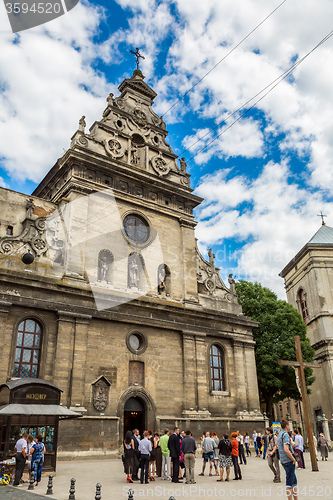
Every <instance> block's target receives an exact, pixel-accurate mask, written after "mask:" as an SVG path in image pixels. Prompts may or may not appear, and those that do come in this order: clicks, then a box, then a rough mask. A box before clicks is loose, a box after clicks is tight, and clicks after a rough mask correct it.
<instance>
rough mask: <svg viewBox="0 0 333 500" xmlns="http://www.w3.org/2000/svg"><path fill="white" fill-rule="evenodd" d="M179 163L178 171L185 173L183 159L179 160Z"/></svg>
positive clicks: (185, 165)
mask: <svg viewBox="0 0 333 500" xmlns="http://www.w3.org/2000/svg"><path fill="white" fill-rule="evenodd" d="M179 163H180V170H181V172H184V173H185V172H186V167H187V163H186V161H185V158H181V159H180V160H179Z"/></svg>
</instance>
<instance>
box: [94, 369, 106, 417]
mask: <svg viewBox="0 0 333 500" xmlns="http://www.w3.org/2000/svg"><path fill="white" fill-rule="evenodd" d="M109 387H110V383H109V382H108V381H107V379H106V378H105V377H103V376H102V377H100V378H99V379H98V380H97V381H96V382H95V383H94V384H93V406H94V408H95V410H97V411H99V412H102V411H104V410H105V409H106V407H107V405H108V402H109Z"/></svg>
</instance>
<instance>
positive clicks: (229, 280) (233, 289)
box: [228, 274, 236, 294]
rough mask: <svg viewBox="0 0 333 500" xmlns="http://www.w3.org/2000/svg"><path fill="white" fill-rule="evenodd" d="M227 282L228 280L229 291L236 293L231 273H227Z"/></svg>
mask: <svg viewBox="0 0 333 500" xmlns="http://www.w3.org/2000/svg"><path fill="white" fill-rule="evenodd" d="M228 282H229V285H230V287H229V288H230V292H231V293H233V294H236V287H235V280H234V278H233V277H232V274H229V277H228Z"/></svg>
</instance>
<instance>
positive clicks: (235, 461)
mask: <svg viewBox="0 0 333 500" xmlns="http://www.w3.org/2000/svg"><path fill="white" fill-rule="evenodd" d="M231 437H232V441H231V447H232V450H231V458H232V463H233V465H234V471H235V477H234V481H237V480H239V479H242V473H241V470H240V466H239V463H238V454H239V451H238V441H237V432H232V434H231Z"/></svg>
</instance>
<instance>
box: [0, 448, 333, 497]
mask: <svg viewBox="0 0 333 500" xmlns="http://www.w3.org/2000/svg"><path fill="white" fill-rule="evenodd" d="M332 455H333V454H330V455H329V460H328V462H322V461H321V460H320V461H319V469H320V470H319V472H312V471H311V466H310V456H309V454H308V453H306V454H305V462H306V469H305V470H297V479H298V483H299V499H300V500H302V499H303V498H318V499H328V500H332V499H333V480H332V478H333V457H332ZM331 457H332V458H331ZM201 465H202V459H201V457H199V458H197V460H196V467H195V480H196V484H194V485H186V484H177V485H175V484H173V483H170V482H169V481H162V480H161V479H160V478H156V480H155V482H150V484H148V485H146V484H143V485H141V484H140V483H139V482H135V483H134V484H133V485H129V484H127V483H126V476H125V474H124V472H123V466H122V462H121V460H103V461H102V460H101V461H92V460H91V461H90V460H89V461H70V462H58V465H57V475H56V477H55V478H54V495H53V497H50V496H48V497H47V498H55V499H57V500H67V499H68V496H69V487H70V479H71V478H72V477H73V478H75V479H76V500H94V498H95V485H96V483H98V482H99V483H101V484H102V500H112V499H117V500H120V499H121V498H126V497H127V492H128V490H129V487H130V486H132V487H133V489H134V500H136V499H138V498H143V499H145V498H156V499H159V498H162V499H168V498H169V497H170V496H174V497H175V499H176V500H180V499H183V498H192V499H193V500H197V499H202V498H256V499H263V498H267V499H271V500H278V499H280V498H285V493H284V489H283V486H284V479H285V473H284V471H283V470H282V478H283V480H282V483H281V484H274V483H273V474H272V472H271V470H270V469H269V467H268V465H267V462H266V461H264V460H262V459H259V458H256V457H254V456H253V455H252V457H251V458H250V459H249V460H248V465H246V466H244V465H243V466H242V474H243V480H242V481H233V480H232V478H233V477H234V475H233V471H231V474H230V478H231V481H230V482H229V483H227V482H223V483H218V482H217V481H216V479H217V477H216V476H212V477H209V476H208V475H206V476H204V477H199V476H198V474H199V473H200V472H201ZM46 487H47V478H46V477H45V478H43V479H42V482H41V485H40V486H39V487H38V488H35V490H34V492H35V493H38V494H39V495H41V494H45V493H46ZM27 488H28V485H24V486H23V487H21V488H19V490H20V491H25V490H27ZM0 498H2V497H1V489H0ZM31 498H32V500H34V498H35V495H32V497H31Z"/></svg>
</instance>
